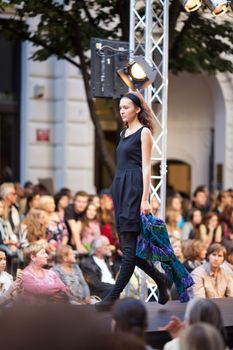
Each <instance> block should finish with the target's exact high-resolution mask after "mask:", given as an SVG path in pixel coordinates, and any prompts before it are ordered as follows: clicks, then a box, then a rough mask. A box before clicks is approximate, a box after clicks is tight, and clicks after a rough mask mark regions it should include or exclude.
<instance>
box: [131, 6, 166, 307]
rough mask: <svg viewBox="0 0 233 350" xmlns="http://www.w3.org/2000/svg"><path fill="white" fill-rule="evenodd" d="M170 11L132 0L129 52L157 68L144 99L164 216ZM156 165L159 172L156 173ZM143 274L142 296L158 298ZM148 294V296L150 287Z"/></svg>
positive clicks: (155, 192)
mask: <svg viewBox="0 0 233 350" xmlns="http://www.w3.org/2000/svg"><path fill="white" fill-rule="evenodd" d="M168 13H169V0H131V1H130V38H129V43H130V53H131V55H132V56H136V55H143V56H144V57H145V59H146V60H148V61H149V62H150V63H151V64H153V66H154V68H155V69H156V80H155V83H154V84H153V85H152V86H150V87H149V88H147V89H146V91H145V99H146V101H147V103H148V105H149V106H150V107H152V109H153V111H154V113H155V114H154V118H155V125H156V128H155V129H156V131H155V134H154V137H153V155H152V176H151V183H150V190H151V198H153V197H156V199H157V201H158V202H159V203H160V217H161V218H162V219H164V218H165V203H166V172H167V88H168ZM155 165H156V168H157V169H159V173H157V174H155V169H154V168H155ZM155 288H156V287H154V286H152V287H148V286H147V283H146V276H145V274H144V273H143V274H142V281H141V293H140V294H141V297H142V298H143V299H144V300H146V301H148V300H149V299H150V296H153V297H155V294H154V291H155ZM148 289H149V295H148V296H147V290H148Z"/></svg>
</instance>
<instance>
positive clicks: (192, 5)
mask: <svg viewBox="0 0 233 350" xmlns="http://www.w3.org/2000/svg"><path fill="white" fill-rule="evenodd" d="M181 3H182V5H183V6H184V8H185V10H186V11H187V12H193V11H196V10H197V9H199V7H200V6H201V4H202V0H181Z"/></svg>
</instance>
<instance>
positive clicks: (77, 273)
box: [52, 245, 90, 303]
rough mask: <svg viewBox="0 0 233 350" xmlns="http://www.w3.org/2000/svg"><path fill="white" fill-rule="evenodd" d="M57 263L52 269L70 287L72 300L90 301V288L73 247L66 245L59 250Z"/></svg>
mask: <svg viewBox="0 0 233 350" xmlns="http://www.w3.org/2000/svg"><path fill="white" fill-rule="evenodd" d="M57 260H58V264H56V265H55V266H54V267H53V268H52V270H53V271H54V272H56V273H57V275H58V276H59V277H60V279H61V280H62V281H63V283H64V284H65V285H66V286H67V287H68V288H69V291H70V301H71V303H72V302H73V301H75V303H76V301H79V302H81V303H86V302H89V297H90V290H89V287H88V285H87V283H86V281H85V279H84V277H83V274H82V271H81V270H80V268H79V266H78V264H77V262H76V258H75V252H74V251H73V249H72V248H71V247H70V246H68V245H66V246H61V247H60V248H58V250H57Z"/></svg>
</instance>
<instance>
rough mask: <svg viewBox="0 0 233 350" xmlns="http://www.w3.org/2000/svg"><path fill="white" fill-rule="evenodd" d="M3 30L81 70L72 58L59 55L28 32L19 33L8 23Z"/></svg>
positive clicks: (57, 51) (54, 49) (55, 50)
mask: <svg viewBox="0 0 233 350" xmlns="http://www.w3.org/2000/svg"><path fill="white" fill-rule="evenodd" d="M2 27H3V28H4V29H5V30H8V31H9V32H11V33H13V34H16V35H17V37H20V38H22V40H25V41H30V42H31V43H34V44H36V45H38V46H42V47H43V48H45V49H46V50H48V51H49V52H50V53H51V54H55V55H57V56H58V57H59V58H62V59H64V60H66V61H68V62H70V63H71V64H73V65H74V66H76V67H77V68H78V69H81V65H80V64H79V63H77V62H75V61H74V60H73V59H72V58H70V57H69V56H67V55H64V54H61V53H60V52H59V50H57V49H56V48H55V47H53V46H50V45H48V44H46V43H45V42H44V41H43V40H41V39H39V38H38V37H35V35H34V36H31V35H30V33H28V32H25V31H24V32H23V31H20V30H19V29H17V28H16V27H12V26H10V25H9V22H8V21H6V23H4V25H3V26H2Z"/></svg>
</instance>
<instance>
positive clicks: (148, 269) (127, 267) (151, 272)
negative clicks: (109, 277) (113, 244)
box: [107, 232, 161, 299]
mask: <svg viewBox="0 0 233 350" xmlns="http://www.w3.org/2000/svg"><path fill="white" fill-rule="evenodd" d="M137 236H138V234H137V233H135V232H124V233H121V234H119V238H120V246H121V251H122V253H123V257H122V262H121V268H120V271H119V275H118V278H117V280H116V284H115V286H114V287H113V289H112V290H111V292H110V293H109V294H108V296H107V298H111V299H117V298H119V296H120V293H121V292H122V291H123V289H124V288H125V286H126V285H127V283H128V282H129V280H130V277H131V276H132V274H133V272H134V268H135V266H138V267H139V268H140V269H141V270H143V271H144V272H145V273H146V274H147V275H148V276H150V277H151V278H153V279H154V280H155V281H156V283H157V281H158V278H159V276H160V275H161V273H160V272H159V271H158V270H157V269H156V268H155V267H154V265H153V264H152V263H151V262H149V261H146V260H143V259H140V258H138V257H137V256H136V255H135V254H136V244H137Z"/></svg>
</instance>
